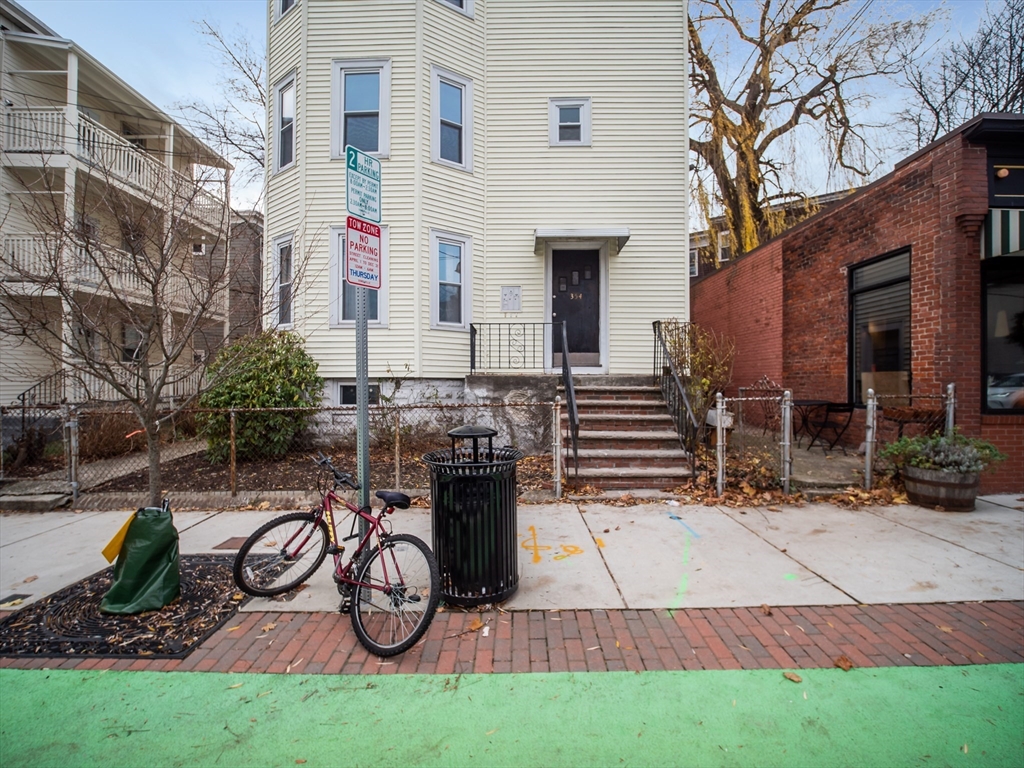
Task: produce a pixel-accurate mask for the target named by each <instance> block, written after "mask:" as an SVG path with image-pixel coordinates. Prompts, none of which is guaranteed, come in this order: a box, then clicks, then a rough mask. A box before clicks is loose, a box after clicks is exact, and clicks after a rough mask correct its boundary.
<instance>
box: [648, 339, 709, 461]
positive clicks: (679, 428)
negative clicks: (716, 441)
mask: <svg viewBox="0 0 1024 768" xmlns="http://www.w3.org/2000/svg"><path fill="white" fill-rule="evenodd" d="M653 325H654V381H655V384H656V385H657V386H659V387H660V388H661V394H662V396H663V397H664V398H665V403H666V404H667V405H668V410H669V413H671V414H672V421H673V423H674V424H675V427H676V433H677V434H678V435H679V443H680V444H681V445H682V447H683V450H685V451H686V452H687V453H689V454H690V456H692V457H693V461H694V463H695V464H696V461H697V441H698V439H699V432H700V427H701V424H702V423H703V419H702V418H698V415H697V414H696V413H694V410H693V406H692V405H691V403H690V399H689V397H688V396H687V394H686V388H685V387H684V386H683V378H684V376H685V372H683V371H680V370H679V368H678V366H677V364H676V361H675V360H674V358H673V356H672V355H671V354H670V353H669V347H668V341H667V340H666V338H665V335H664V333H663V329H662V324H661V321H660V320H655V321H654V324H653ZM702 416H703V414H702Z"/></svg>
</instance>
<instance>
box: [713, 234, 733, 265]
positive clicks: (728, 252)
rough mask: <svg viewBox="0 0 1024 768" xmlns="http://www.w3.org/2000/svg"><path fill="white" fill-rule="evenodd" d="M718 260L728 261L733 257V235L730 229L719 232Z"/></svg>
mask: <svg viewBox="0 0 1024 768" xmlns="http://www.w3.org/2000/svg"><path fill="white" fill-rule="evenodd" d="M717 243H718V261H719V262H722V263H724V262H726V261H728V260H729V259H731V258H732V236H731V235H730V234H729V230H728V229H723V230H722V231H721V232H719V233H718V240H717Z"/></svg>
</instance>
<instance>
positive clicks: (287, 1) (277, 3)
mask: <svg viewBox="0 0 1024 768" xmlns="http://www.w3.org/2000/svg"><path fill="white" fill-rule="evenodd" d="M296 5H298V0H274V21H277V20H278V19H280V18H281V17H282V16H284V15H285V14H286V13H288V11H290V10H291V9H292V8H294V7H295V6H296Z"/></svg>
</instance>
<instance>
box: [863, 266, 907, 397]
mask: <svg viewBox="0 0 1024 768" xmlns="http://www.w3.org/2000/svg"><path fill="white" fill-rule="evenodd" d="M849 306H850V349H851V350H852V353H853V354H852V356H851V361H850V362H851V369H852V370H851V373H852V380H851V381H850V393H851V395H852V399H853V401H854V402H857V403H863V402H865V398H866V397H867V394H868V390H869V389H873V390H875V394H876V395H882V396H896V395H909V394H910V252H909V251H902V252H900V253H897V254H894V255H892V256H887V257H884V258H880V259H875V260H873V261H870V262H868V263H866V264H862V265H860V266H856V267H852V268H851V269H850V304H849ZM888 402H889V404H890V405H894V404H899V405H902V404H905V401H897V400H893V399H890V400H889V401H888ZM882 404H883V405H885V401H883V402H882Z"/></svg>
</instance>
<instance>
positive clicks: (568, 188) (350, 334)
mask: <svg viewBox="0 0 1024 768" xmlns="http://www.w3.org/2000/svg"><path fill="white" fill-rule="evenodd" d="M685 20H686V3H685V1H684V0H631V1H630V2H628V3H622V2H611V1H607V0H560V1H558V2H553V1H552V0H369V1H368V2H338V1H337V0H270V2H269V19H268V22H269V36H268V51H269V86H270V90H269V110H268V136H269V146H268V149H269V151H268V166H267V174H268V180H269V184H268V192H267V210H266V213H267V217H266V230H265V233H266V243H267V253H266V259H265V263H266V264H267V267H268V274H267V277H268V279H269V281H270V282H273V283H275V284H276V286H277V288H276V296H277V300H276V305H277V306H276V307H273V308H271V316H270V317H269V318H268V319H269V320H270V323H269V324H271V325H273V324H276V325H277V326H278V327H282V328H291V329H294V330H295V331H297V332H298V333H299V334H301V335H302V336H303V337H304V338H305V339H306V345H307V349H308V350H309V352H310V353H311V354H312V355H313V356H314V357H315V358H316V359H317V360H318V362H319V364H320V373H321V375H323V376H324V377H325V378H327V379H328V380H330V381H331V382H332V387H331V388H330V389H329V392H330V399H331V400H332V401H334V402H338V401H339V398H342V397H343V394H342V393H343V387H344V385H346V384H351V383H352V382H353V381H354V377H355V353H354V344H355V341H354V330H353V318H354V316H355V315H354V312H355V310H354V292H353V291H352V289H351V288H350V287H348V286H346V285H345V284H344V283H343V280H342V268H343V254H342V248H343V243H344V236H345V235H344V232H345V222H346V198H345V160H344V158H345V154H344V148H345V145H346V143H348V144H352V145H354V146H357V147H359V148H361V149H363V150H364V151H366V152H369V153H371V154H373V155H375V156H376V157H378V158H380V160H381V163H382V171H381V173H382V185H383V216H382V221H381V225H382V227H383V233H382V251H383V254H382V259H383V269H382V272H383V285H382V288H381V290H380V291H379V294H378V295H377V296H376V297H375V298H374V299H373V300H372V301H371V316H372V318H373V319H372V320H371V324H370V331H369V361H370V376H371V379H372V378H374V377H385V376H387V375H388V370H389V369H390V370H391V371H393V372H395V373H396V374H397V373H404V372H405V366H406V365H408V368H409V374H410V375H411V377H413V378H414V379H421V380H428V381H430V382H431V383H432V384H433V385H438V384H444V383H446V382H447V383H450V384H451V386H452V388H453V389H454V390H458V388H459V387H460V386H461V382H462V380H463V379H464V377H465V376H467V374H469V373H470V368H471V339H472V340H475V342H476V344H477V349H476V350H475V352H476V354H475V356H474V360H473V362H475V367H476V370H477V371H478V372H479V371H481V370H483V371H488V370H494V369H496V368H498V367H501V368H506V367H508V360H507V359H503V360H501V361H499V360H498V357H497V355H498V351H499V350H501V354H502V355H505V356H506V357H507V356H508V355H509V354H511V355H512V357H513V358H515V355H516V349H519V350H520V352H521V354H522V355H524V356H525V357H526V360H525V362H524V363H521V365H520V367H523V368H526V369H530V370H534V371H538V372H539V371H545V370H546V371H549V372H550V371H553V370H556V369H557V368H558V366H560V362H559V360H560V354H559V353H560V350H561V341H560V338H556V339H555V340H554V343H552V340H551V330H550V326H542V325H540V324H543V323H552V322H559V321H563V320H564V321H565V322H566V323H567V329H568V341H569V349H570V353H571V354H570V360H571V362H572V365H573V370H574V373H577V374H586V373H607V374H638V373H649V372H650V371H651V370H652V353H651V349H652V330H651V323H652V321H654V320H657V319H663V318H668V317H677V318H681V319H685V318H686V317H687V314H688V303H687V283H688V266H687V256H688V250H687V229H688V227H687V90H686V89H687V77H686V73H687V71H686V24H685ZM473 331H475V333H474V332H473ZM508 334H511V335H512V336H513V338H516V339H518V337H519V335H520V334H521V335H522V337H523V340H522V342H521V344H520V343H519V342H518V341H516V342H513V344H512V345H511V346H509V344H508V341H507V336H508ZM499 335H500V336H501V340H499ZM558 336H559V337H560V332H559V334H558ZM510 349H511V352H510V351H509V350H510ZM513 362H515V361H513Z"/></svg>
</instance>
